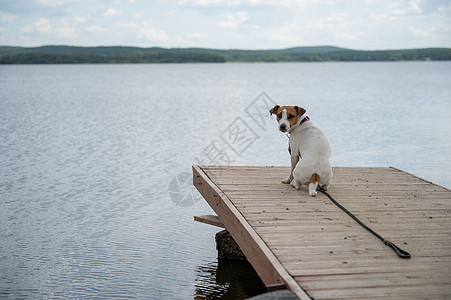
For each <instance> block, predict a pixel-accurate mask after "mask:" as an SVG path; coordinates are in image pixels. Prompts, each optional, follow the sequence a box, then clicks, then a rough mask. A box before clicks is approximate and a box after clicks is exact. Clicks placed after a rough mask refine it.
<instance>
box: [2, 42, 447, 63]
mask: <svg viewBox="0 0 451 300" xmlns="http://www.w3.org/2000/svg"><path fill="white" fill-rule="evenodd" d="M411 60H451V49H450V48H429V49H408V50H385V51H359V50H350V49H344V48H337V47H331V46H322V47H297V48H289V49H282V50H219V49H202V48H173V49H165V48H156V47H154V48H137V47H71V46H42V47H36V48H23V47H7V46H3V47H2V46H0V64H83V63H102V64H103V63H223V62H322V61H411Z"/></svg>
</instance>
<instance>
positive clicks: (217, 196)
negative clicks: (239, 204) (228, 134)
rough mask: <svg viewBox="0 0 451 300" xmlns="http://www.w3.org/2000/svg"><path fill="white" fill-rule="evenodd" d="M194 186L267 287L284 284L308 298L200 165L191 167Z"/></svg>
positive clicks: (301, 296)
mask: <svg viewBox="0 0 451 300" xmlns="http://www.w3.org/2000/svg"><path fill="white" fill-rule="evenodd" d="M193 184H194V186H195V187H196V188H197V189H198V190H199V192H200V193H201V194H202V196H203V197H204V198H205V199H206V200H207V202H208V203H209V204H210V206H211V207H212V208H213V210H215V212H216V213H217V214H218V215H220V216H221V218H222V221H223V224H224V225H225V226H226V228H227V230H228V231H229V233H230V234H231V235H232V237H233V238H234V240H235V241H236V242H237V244H238V246H240V248H241V250H242V251H243V253H244V255H246V258H247V259H248V260H249V262H250V263H251V264H252V266H253V267H254V269H255V270H256V271H257V273H258V274H259V276H260V278H261V279H262V280H263V282H264V283H265V284H266V285H277V284H280V283H285V285H286V286H287V288H289V289H290V290H291V291H292V292H293V293H294V294H295V295H296V296H297V297H298V298H299V299H301V300H304V299H306V300H307V299H311V298H310V297H309V296H308V295H307V293H306V292H305V291H304V290H303V289H302V288H301V286H300V285H299V284H298V283H297V282H296V281H295V280H294V278H293V277H291V276H290V275H289V274H288V272H287V271H286V270H285V268H283V267H282V265H281V264H280V262H279V261H278V260H277V258H276V257H275V256H274V254H273V253H272V252H271V250H269V248H268V247H267V246H266V244H265V243H264V242H263V241H262V240H261V238H260V237H259V236H258V235H257V233H256V232H255V231H254V230H253V229H252V227H251V226H250V225H249V223H248V222H247V221H246V220H245V219H244V217H243V216H242V215H241V214H240V212H239V211H238V210H237V209H236V208H235V206H233V204H232V203H231V202H230V200H229V199H228V198H227V196H226V195H225V194H224V193H223V192H222V191H221V190H220V189H219V188H218V187H217V186H216V185H215V184H214V183H213V182H212V181H211V180H210V178H209V177H208V176H207V174H205V172H204V171H203V170H202V169H201V168H200V167H199V166H193Z"/></svg>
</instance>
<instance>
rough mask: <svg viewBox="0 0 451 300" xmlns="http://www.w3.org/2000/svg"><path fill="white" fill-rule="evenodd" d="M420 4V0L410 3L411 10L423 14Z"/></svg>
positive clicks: (413, 0)
mask: <svg viewBox="0 0 451 300" xmlns="http://www.w3.org/2000/svg"><path fill="white" fill-rule="evenodd" d="M418 4H420V0H412V1H410V8H411V9H412V10H413V11H415V12H416V13H418V14H421V12H422V11H421V9H420V7H419V6H418Z"/></svg>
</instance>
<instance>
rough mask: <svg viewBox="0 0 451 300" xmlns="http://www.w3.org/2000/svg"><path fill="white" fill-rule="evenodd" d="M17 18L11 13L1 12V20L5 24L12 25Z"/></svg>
mask: <svg viewBox="0 0 451 300" xmlns="http://www.w3.org/2000/svg"><path fill="white" fill-rule="evenodd" d="M16 18H17V16H16V15H13V14H11V13H6V12H3V11H1V10H0V20H1V21H2V22H3V23H11V22H14V20H16Z"/></svg>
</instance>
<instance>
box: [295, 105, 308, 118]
mask: <svg viewBox="0 0 451 300" xmlns="http://www.w3.org/2000/svg"><path fill="white" fill-rule="evenodd" d="M294 110H296V112H297V113H298V115H299V116H302V115H303V114H305V112H306V110H305V109H303V108H302V107H300V106H295V107H294Z"/></svg>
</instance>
